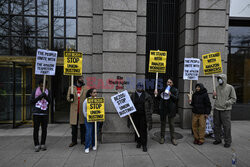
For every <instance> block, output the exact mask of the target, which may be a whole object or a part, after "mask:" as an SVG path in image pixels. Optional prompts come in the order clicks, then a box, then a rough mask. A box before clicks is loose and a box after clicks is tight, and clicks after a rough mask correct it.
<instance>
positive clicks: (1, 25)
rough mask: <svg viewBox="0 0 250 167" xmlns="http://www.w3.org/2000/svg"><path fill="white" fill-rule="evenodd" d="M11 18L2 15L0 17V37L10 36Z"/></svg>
mask: <svg viewBox="0 0 250 167" xmlns="http://www.w3.org/2000/svg"><path fill="white" fill-rule="evenodd" d="M8 20H9V18H8V16H4V15H2V16H1V17H0V36H3V35H8V33H9V21H8Z"/></svg>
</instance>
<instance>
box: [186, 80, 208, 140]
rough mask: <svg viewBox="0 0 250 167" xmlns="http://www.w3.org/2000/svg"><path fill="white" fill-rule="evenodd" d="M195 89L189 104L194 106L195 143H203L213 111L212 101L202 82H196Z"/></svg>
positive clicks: (193, 127)
mask: <svg viewBox="0 0 250 167" xmlns="http://www.w3.org/2000/svg"><path fill="white" fill-rule="evenodd" d="M195 90H196V91H195V93H194V94H193V95H192V100H189V104H191V105H192V106H193V109H192V112H193V116H192V130H193V133H194V144H198V145H202V144H203V143H204V141H205V130H206V119H207V117H208V115H209V114H210V112H211V102H210V99H209V97H208V93H207V89H206V88H205V87H204V86H203V84H202V83H198V84H196V86H195Z"/></svg>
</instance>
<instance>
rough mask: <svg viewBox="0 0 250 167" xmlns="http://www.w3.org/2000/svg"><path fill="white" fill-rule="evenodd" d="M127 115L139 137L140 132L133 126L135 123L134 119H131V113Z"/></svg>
mask: <svg viewBox="0 0 250 167" xmlns="http://www.w3.org/2000/svg"><path fill="white" fill-rule="evenodd" d="M128 116H129V119H130V121H131V123H132V125H133V127H134V129H135V132H136V134H137V136H138V137H140V134H139V133H138V131H137V129H136V127H135V124H134V121H133V119H132V117H131V115H130V114H129V115H128Z"/></svg>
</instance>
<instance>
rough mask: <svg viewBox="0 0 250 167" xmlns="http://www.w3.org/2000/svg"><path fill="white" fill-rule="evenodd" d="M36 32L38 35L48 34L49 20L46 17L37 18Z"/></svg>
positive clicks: (45, 35)
mask: <svg viewBox="0 0 250 167" xmlns="http://www.w3.org/2000/svg"><path fill="white" fill-rule="evenodd" d="M37 32H38V36H40V37H48V36H49V20H48V18H44V17H38V18H37Z"/></svg>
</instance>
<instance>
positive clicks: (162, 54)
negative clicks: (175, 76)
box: [148, 50, 167, 73]
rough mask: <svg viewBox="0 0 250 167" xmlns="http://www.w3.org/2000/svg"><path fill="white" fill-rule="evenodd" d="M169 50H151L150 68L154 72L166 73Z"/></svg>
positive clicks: (149, 70)
mask: <svg viewBox="0 0 250 167" xmlns="http://www.w3.org/2000/svg"><path fill="white" fill-rule="evenodd" d="M166 66H167V51H157V50H150V59H149V69H148V72H152V73H157V72H158V73H166Z"/></svg>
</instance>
